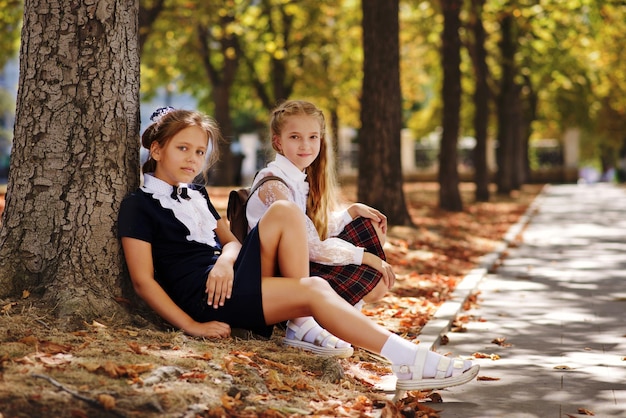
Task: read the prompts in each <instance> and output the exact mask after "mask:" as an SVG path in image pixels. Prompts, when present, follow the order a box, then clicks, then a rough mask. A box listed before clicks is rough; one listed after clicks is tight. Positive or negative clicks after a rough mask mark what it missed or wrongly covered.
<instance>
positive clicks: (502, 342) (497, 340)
mask: <svg viewBox="0 0 626 418" xmlns="http://www.w3.org/2000/svg"><path fill="white" fill-rule="evenodd" d="M505 341H506V337H498V338H494V339H493V340H492V341H491V343H492V344H497V345H499V346H500V347H511V346H512V345H513V344H509V343H506V342H505Z"/></svg>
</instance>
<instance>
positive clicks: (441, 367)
mask: <svg viewBox="0 0 626 418" xmlns="http://www.w3.org/2000/svg"><path fill="white" fill-rule="evenodd" d="M450 363H452V359H450V358H449V357H441V358H440V359H439V362H438V363H437V373H436V374H435V379H443V378H444V377H446V373H447V372H448V367H450Z"/></svg>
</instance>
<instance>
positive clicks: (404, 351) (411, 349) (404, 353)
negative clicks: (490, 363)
mask: <svg viewBox="0 0 626 418" xmlns="http://www.w3.org/2000/svg"><path fill="white" fill-rule="evenodd" d="M418 350H428V349H427V348H426V347H420V346H419V345H417V344H413V343H412V342H410V341H407V340H405V339H404V338H402V337H400V336H399V335H396V334H391V335H390V336H389V338H388V339H387V341H386V342H385V344H384V345H383V348H382V350H381V351H380V354H381V355H383V356H385V357H386V358H387V359H389V361H391V363H392V364H396V365H400V364H408V365H412V364H413V362H414V361H415V356H416V355H417V351H418ZM441 357H443V356H442V355H441V354H438V353H435V352H434V351H431V350H428V353H427V354H426V364H424V371H423V376H421V377H423V378H432V377H435V375H436V373H437V364H438V363H439V359H440V358H441ZM471 366H472V362H471V361H465V364H464V368H463V370H467V369H469V368H470V367H471ZM452 368H453V365H452V363H451V364H450V366H449V367H448V370H447V372H446V377H447V376H450V375H452Z"/></svg>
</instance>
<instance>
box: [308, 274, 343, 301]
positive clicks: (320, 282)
mask: <svg viewBox="0 0 626 418" xmlns="http://www.w3.org/2000/svg"><path fill="white" fill-rule="evenodd" d="M301 283H302V284H303V285H304V286H305V287H306V290H307V292H310V293H311V294H315V295H319V296H323V297H326V296H327V295H329V294H334V293H335V291H334V290H333V288H332V287H331V286H330V284H329V283H328V281H327V280H325V279H323V278H321V277H318V276H311V277H305V278H303V279H302V280H301Z"/></svg>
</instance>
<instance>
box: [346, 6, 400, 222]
mask: <svg viewBox="0 0 626 418" xmlns="http://www.w3.org/2000/svg"><path fill="white" fill-rule="evenodd" d="M361 4H362V9H363V57H364V62H363V93H362V94H363V95H362V98H361V131H360V134H359V178H358V200H359V201H361V202H363V203H365V204H367V205H370V206H372V207H375V208H377V209H379V210H380V211H381V212H383V213H384V214H385V215H387V220H388V222H389V224H390V225H412V222H411V217H410V215H409V213H408V210H407V208H406V203H405V200H404V191H403V190H402V183H403V181H402V166H401V161H400V130H401V128H402V126H401V123H402V116H401V114H402V113H401V111H402V109H401V93H400V52H399V44H400V41H399V20H398V19H399V17H398V12H399V4H398V0H367V1H362V2H361Z"/></svg>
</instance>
